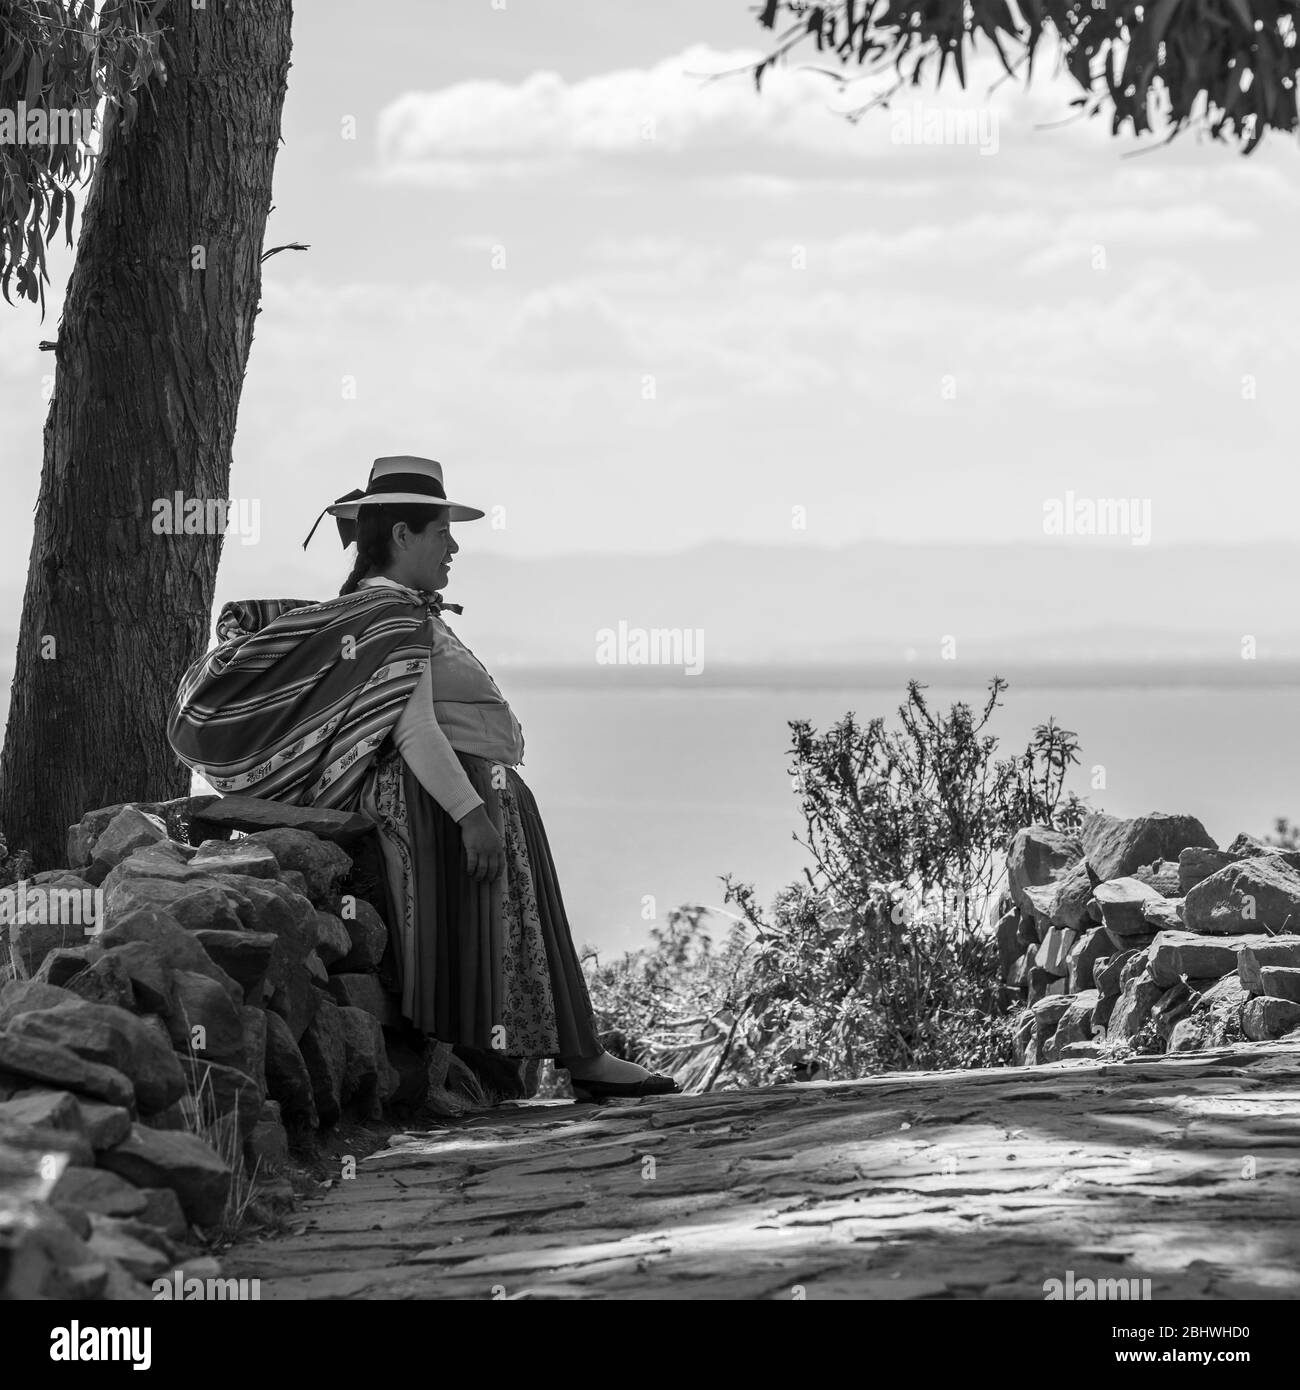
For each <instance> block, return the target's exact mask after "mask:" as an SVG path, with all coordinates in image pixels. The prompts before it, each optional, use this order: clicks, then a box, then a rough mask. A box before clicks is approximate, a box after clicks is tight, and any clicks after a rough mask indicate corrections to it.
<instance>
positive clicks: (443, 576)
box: [389, 517, 460, 593]
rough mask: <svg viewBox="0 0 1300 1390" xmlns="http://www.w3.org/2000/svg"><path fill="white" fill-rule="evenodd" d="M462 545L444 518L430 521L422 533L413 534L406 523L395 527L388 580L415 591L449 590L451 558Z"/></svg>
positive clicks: (434, 591) (399, 523)
mask: <svg viewBox="0 0 1300 1390" xmlns="http://www.w3.org/2000/svg"><path fill="white" fill-rule="evenodd" d="M459 549H460V546H458V545H457V544H456V541H455V539H454V538H453V536H452V534H451V523H450V522H449V521H448V520H447V519H446V518H445V517H443V518H441V519H440V520H437V521H431V522H430V523H429V524H428V525H427V526H426V527H425V528H424V530H423V531H412V530H411V528H410V527H409V526H407V525H406V524H405V523H404V522H398V524H397V525H396V526H394V527H393V564H392V565H390V566H389V577H390V578H392V579H396V580H397V581H398V583H400V584H406V585H409V586H410V587H411V588H413V589H425V590H428V591H430V592H433V593H436V592H438V591H440V590H442V589H445V588H446V587H447V581H448V579H449V578H450V570H451V557H452V556H453V555H455V554H456V552H457V551H458V550H459Z"/></svg>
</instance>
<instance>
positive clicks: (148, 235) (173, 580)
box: [0, 0, 292, 867]
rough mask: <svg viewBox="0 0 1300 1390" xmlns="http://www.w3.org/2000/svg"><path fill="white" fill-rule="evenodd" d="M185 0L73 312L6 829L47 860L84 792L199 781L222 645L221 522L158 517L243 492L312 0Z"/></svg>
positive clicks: (17, 687)
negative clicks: (186, 720)
mask: <svg viewBox="0 0 1300 1390" xmlns="http://www.w3.org/2000/svg"><path fill="white" fill-rule="evenodd" d="M168 10H169V13H167V14H165V15H164V16H163V20H164V22H165V23H168V24H169V25H170V26H171V28H170V30H169V32H168V33H167V35H166V44H167V46H166V48H165V49H164V53H165V55H166V58H167V73H166V81H165V82H163V81H160V80H159V78H158V77H157V76H155V77H154V78H153V79H152V80H151V81H150V83H149V86H148V89H147V90H146V91H144V92H142V93H140V94H139V97H140V104H139V110H138V113H137V118H136V122H135V125H134V126H133V127H132V128H131V129H130V130H125V129H123V128H122V126H121V125H120V123H118V122H116V121H114V120H113V119H112V118H111V117H110V118H109V121H108V123H107V129H106V130H105V135H104V144H103V152H102V156H101V159H100V162H99V165H98V167H97V169H96V171H95V175H94V180H93V183H92V187H91V191H90V195H89V198H88V200H87V203H86V207H85V212H84V215H83V220H82V226H81V236H80V239H79V241H78V244H77V258H76V264H75V267H74V269H73V272H72V276H71V278H70V280H69V283H68V292H67V298H66V300H65V303H64V309H63V316H62V321H61V324H60V328H59V338H58V351H57V354H56V361H57V376H56V384H55V391H54V396H53V399H52V401H51V404H50V412H49V416H48V417H47V419H46V422H45V461H44V467H43V469H42V472H41V487H40V495H39V498H38V501H37V506H36V534H35V539H34V541H33V543H32V552H31V561H30V565H29V569H28V574H27V591H26V595H25V598H24V601H23V615H22V625H21V628H20V630H19V639H18V657H17V663H16V668H15V673H14V683H13V699H12V704H11V706H10V710H9V725H8V729H7V732H6V736H5V743H4V752H3V758H2V759H0V829H3V831H4V833H5V835H6V837H7V839H8V842H9V844H10V845H11V846H12V847H14V848H26V849H29V850H30V851H31V852H32V854H33V856H34V858H35V860H36V864H37V867H45V866H48V865H56V864H61V863H63V862H64V857H63V856H64V843H65V837H66V833H67V827H68V826H69V825H70V824H72V823H73V822H75V821H77V820H79V819H80V818H81V816H82V814H83V813H84V812H85V811H87V810H89V809H91V808H94V807H98V806H105V805H110V804H113V803H116V802H119V801H130V800H149V801H153V800H160V799H165V798H168V797H172V796H178V795H184V793H185V792H186V791H187V790H188V787H189V780H190V774H189V772H188V771H187V770H184V769H183V768H182V767H181V764H180V763H179V761H178V760H177V758H176V757H175V755H174V754H173V753H172V751H171V749H170V747H169V746H168V743H167V738H166V732H165V725H166V717H167V710H168V705H169V703H170V701H171V697H172V695H173V693H174V692H175V689H176V685H177V683H178V681H179V679H180V676H181V674H182V673H183V671H184V669H185V667H186V666H187V665H188V664H189V663H190V662H192V661H193V660H195V659H196V658H197V657H198V656H199V655H200V654H201V653H202V652H203V650H204V649H205V647H206V645H207V637H208V630H209V623H210V621H211V610H212V600H213V593H214V590H215V587H216V574H217V562H218V560H219V559H220V556H221V545H222V534H221V525H222V523H219V524H218V526H217V527H216V528H212V527H210V526H207V524H206V523H205V530H204V531H203V532H202V533H200V534H166V533H162V534H159V533H158V531H157V530H156V526H158V525H162V524H165V522H166V520H167V516H166V512H165V511H159V509H158V508H157V505H156V504H157V503H158V502H159V500H160V499H162V500H164V501H166V502H167V503H168V505H169V506H170V504H171V501H172V499H174V496H175V494H176V493H178V492H179V493H181V494H183V496H184V497H185V498H226V497H228V495H229V493H228V488H229V482H230V459H231V445H232V442H233V439H234V434H235V420H236V415H237V412H238V408H239V396H240V390H241V388H242V386H243V380H244V369H245V365H246V363H247V361H248V350H249V345H250V343H251V341H252V337H253V319H254V317H255V316H256V314H257V310H258V301H259V298H260V295H261V269H260V263H261V253H262V238H263V234H264V232H265V230H266V218H267V214H268V212H269V211H270V206H271V174H272V170H273V168H274V165H275V155H276V150H277V147H278V145H279V140H280V113H281V109H282V107H283V105H284V93H285V84H286V79H287V76H288V69H289V50H290V21H291V18H292V10H291V6H290V3H289V0H238V3H233V0H230V2H228V0H208V5H207V7H206V8H200V9H194V8H192V7H191V5H190V3H189V2H188V0H178V2H177V3H175V4H174V5H171V6H169V7H168ZM205 510H206V511H208V512H209V513H211V510H212V509H205ZM221 516H222V519H223V522H224V510H223V511H222V513H221ZM176 521H177V522H178V523H179V524H180V525H181V528H182V530H183V521H184V518H183V515H181V516H178V517H177V518H176ZM11 524H12V519H11Z"/></svg>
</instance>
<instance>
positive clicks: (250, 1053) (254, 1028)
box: [239, 1004, 267, 1100]
mask: <svg viewBox="0 0 1300 1390" xmlns="http://www.w3.org/2000/svg"><path fill="white" fill-rule="evenodd" d="M239 1019H240V1023H241V1024H242V1026H243V1031H244V1044H243V1062H242V1064H241V1069H242V1070H243V1071H244V1072H246V1073H247V1074H248V1075H249V1076H251V1077H252V1078H253V1080H254V1081H255V1082H256V1083H257V1086H258V1090H259V1091H260V1092H261V1093H262V1099H263V1100H265V1098H266V1026H267V1025H266V1014H265V1013H264V1012H263V1011H262V1010H261V1009H258V1008H255V1007H254V1006H253V1005H252V1004H245V1005H244V1007H243V1008H242V1009H240V1011H239Z"/></svg>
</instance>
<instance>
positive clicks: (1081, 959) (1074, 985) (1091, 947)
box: [1067, 927, 1118, 994]
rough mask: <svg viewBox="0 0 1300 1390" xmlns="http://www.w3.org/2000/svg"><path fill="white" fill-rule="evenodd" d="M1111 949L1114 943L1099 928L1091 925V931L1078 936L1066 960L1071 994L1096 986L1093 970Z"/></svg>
mask: <svg viewBox="0 0 1300 1390" xmlns="http://www.w3.org/2000/svg"><path fill="white" fill-rule="evenodd" d="M1113 950H1114V945H1113V943H1112V942H1111V939H1110V937H1109V936H1107V935H1106V932H1105V931H1104V930H1103V929H1101V928H1098V927H1093V928H1092V930H1091V931H1089V932H1087V933H1084V934H1082V935H1080V936H1079V938H1078V940H1077V941H1075V943H1074V945H1073V946H1072V947H1071V948H1070V956H1069V961H1068V964H1069V974H1068V976H1067V978H1068V979H1069V982H1070V993H1071V994H1078V993H1079V992H1080V991H1081V990H1085V989H1093V988H1095V987H1096V981H1095V979H1094V978H1093V971H1094V969H1095V968H1096V966H1097V963H1098V962H1099V961H1102V960H1105V959H1106V958H1107V957H1108V956H1109V955H1110V954H1111V952H1112V951H1113ZM1115 992H1118V991H1115Z"/></svg>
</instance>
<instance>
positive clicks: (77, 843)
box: [67, 801, 165, 869]
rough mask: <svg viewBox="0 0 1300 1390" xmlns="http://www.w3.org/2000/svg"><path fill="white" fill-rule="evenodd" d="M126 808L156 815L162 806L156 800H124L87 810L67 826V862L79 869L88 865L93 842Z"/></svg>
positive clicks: (93, 845) (91, 855)
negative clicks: (75, 821) (114, 804)
mask: <svg viewBox="0 0 1300 1390" xmlns="http://www.w3.org/2000/svg"><path fill="white" fill-rule="evenodd" d="M127 810H134V811H139V812H142V813H143V814H144V815H149V816H157V815H159V814H160V812H161V810H162V806H161V804H160V803H159V802H157V801H124V802H120V803H118V804H117V805H116V806H100V807H97V808H96V809H95V810H93V811H87V812H86V814H85V815H84V816H82V818H81V819H80V820H79V821H78V822H77V823H76V824H75V825H70V826H69V827H68V843H67V859H68V863H69V864H70V865H71V866H72V867H73V868H74V869H81V868H84V867H85V866H86V865H88V864H89V863H90V861H91V859H92V857H93V853H94V848H95V842H96V841H97V840H98V839H99V837H100V836H101V835H102V834H103V833H104V831H105V830H106V829H107V828H108V827H109V826H110V825H111V824H112V823H113V821H114V819H115V818H116V817H117V816H119V815H120V814H121V813H122V812H123V811H127ZM164 823H165V822H164Z"/></svg>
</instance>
